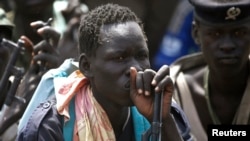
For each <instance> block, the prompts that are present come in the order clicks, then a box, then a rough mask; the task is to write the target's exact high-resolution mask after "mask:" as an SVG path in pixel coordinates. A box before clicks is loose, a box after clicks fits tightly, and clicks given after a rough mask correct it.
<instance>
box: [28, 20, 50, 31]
mask: <svg viewBox="0 0 250 141" xmlns="http://www.w3.org/2000/svg"><path fill="white" fill-rule="evenodd" d="M45 25H46V23H45V22H43V21H34V22H31V23H30V26H31V27H32V28H33V29H35V30H37V29H39V28H41V27H43V26H45Z"/></svg>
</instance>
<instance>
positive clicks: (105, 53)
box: [79, 22, 181, 140]
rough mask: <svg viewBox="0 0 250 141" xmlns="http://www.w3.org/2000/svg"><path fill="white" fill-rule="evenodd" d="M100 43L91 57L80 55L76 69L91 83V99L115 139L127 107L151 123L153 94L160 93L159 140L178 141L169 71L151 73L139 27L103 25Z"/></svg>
mask: <svg viewBox="0 0 250 141" xmlns="http://www.w3.org/2000/svg"><path fill="white" fill-rule="evenodd" d="M100 40H101V41H102V44H101V45H100V46H99V47H98V48H97V49H96V51H95V53H94V55H92V56H87V55H86V54H84V53H82V54H81V55H80V63H79V68H80V70H81V71H82V72H83V73H84V74H85V75H86V76H87V77H88V78H89V79H90V83H91V87H92V90H93V95H94V96H95V98H96V99H97V101H98V102H99V103H100V104H101V105H102V107H103V108H104V110H105V111H106V113H107V115H108V117H109V119H110V121H111V124H112V126H113V129H114V131H115V135H116V138H118V137H119V135H120V134H121V132H122V126H123V124H124V122H125V120H126V117H127V113H128V107H129V106H132V105H135V106H136V107H137V109H138V110H139V112H140V113H141V114H143V115H144V116H145V117H146V118H147V119H148V120H149V121H152V115H153V102H154V101H153V97H154V95H155V94H154V92H158V93H159V91H160V90H163V113H162V115H163V116H162V119H163V127H162V132H164V133H165V134H163V137H162V139H163V140H166V139H169V140H171V139H172V140H181V137H180V135H179V134H178V131H177V128H176V125H175V124H174V121H173V119H172V117H171V116H170V113H169V110H170V104H171V98H172V93H173V83H172V81H171V79H170V78H169V76H168V73H169V68H168V66H163V67H162V68H161V69H160V70H159V71H158V72H155V71H153V70H152V69H150V63H149V57H148V48H147V44H146V40H145V38H144V36H143V32H142V30H141V28H140V27H139V25H138V24H137V23H135V22H126V23H119V24H109V25H104V26H102V28H101V31H100ZM168 133H171V135H170V134H168Z"/></svg>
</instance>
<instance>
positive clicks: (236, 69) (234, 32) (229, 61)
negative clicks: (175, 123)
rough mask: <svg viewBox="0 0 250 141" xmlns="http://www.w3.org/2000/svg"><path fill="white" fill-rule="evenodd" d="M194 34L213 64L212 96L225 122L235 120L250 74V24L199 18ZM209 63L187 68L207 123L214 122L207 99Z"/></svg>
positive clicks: (198, 104) (188, 80)
mask: <svg viewBox="0 0 250 141" xmlns="http://www.w3.org/2000/svg"><path fill="white" fill-rule="evenodd" d="M192 34H193V37H194V40H195V41H196V43H197V44H199V45H200V47H201V50H202V52H203V54H204V57H205V60H206V62H207V64H208V66H209V78H208V79H209V82H208V85H209V96H210V103H211V105H212V107H213V110H214V112H215V113H216V115H217V116H218V118H219V120H220V122H221V123H224V124H231V123H232V121H233V119H234V115H235V113H236V110H237V108H238V106H239V104H240V102H241V98H242V96H243V94H244V91H245V88H246V84H247V80H248V76H249V59H248V56H249V53H250V25H249V22H248V23H242V24H237V25H221V26H218V25H217V26H216V25H214V26H211V25H206V24H202V23H199V22H196V23H194V24H193V33H192ZM204 73H205V67H204V66H202V67H200V68H197V69H195V70H192V71H188V72H185V77H186V78H187V82H188V83H189V86H190V89H191V93H192V94H193V98H194V101H195V105H196V108H197V110H198V114H199V116H200V117H201V118H200V119H201V122H202V124H203V127H204V128H205V129H206V127H207V125H208V124H212V123H213V122H212V119H211V118H210V116H209V111H208V108H207V104H206V100H205V97H204V95H205V90H204V82H203V81H204Z"/></svg>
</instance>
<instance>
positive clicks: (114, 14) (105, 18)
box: [79, 3, 143, 56]
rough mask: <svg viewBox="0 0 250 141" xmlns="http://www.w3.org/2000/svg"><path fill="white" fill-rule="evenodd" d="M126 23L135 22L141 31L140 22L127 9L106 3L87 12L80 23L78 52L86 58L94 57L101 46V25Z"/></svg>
mask: <svg viewBox="0 0 250 141" xmlns="http://www.w3.org/2000/svg"><path fill="white" fill-rule="evenodd" d="M128 21H135V22H137V23H138V24H139V25H140V26H141V28H142V29H143V25H142V23H141V20H140V19H139V18H138V17H137V16H136V15H135V13H134V12H132V11H131V10H130V9H129V8H127V7H124V6H120V5H117V4H111V3H108V4H105V5H101V6H99V7H96V8H95V9H93V10H91V11H89V12H88V13H87V14H85V15H83V18H82V19H81V22H80V27H79V52H80V53H86V55H87V56H92V55H95V50H96V48H97V47H98V46H99V45H100V44H101V42H100V40H99V34H100V29H101V27H102V25H105V24H114V23H117V24H118V23H124V22H128ZM142 31H143V30H142Z"/></svg>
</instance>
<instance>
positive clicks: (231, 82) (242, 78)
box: [208, 68, 249, 97]
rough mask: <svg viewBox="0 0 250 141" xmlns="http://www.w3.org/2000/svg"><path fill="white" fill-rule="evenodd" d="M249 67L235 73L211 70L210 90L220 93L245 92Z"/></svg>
mask: <svg viewBox="0 0 250 141" xmlns="http://www.w3.org/2000/svg"><path fill="white" fill-rule="evenodd" d="M248 70H249V69H248V68H246V69H243V70H242V71H241V72H239V73H237V74H233V75H227V74H219V73H217V72H213V71H210V72H209V82H208V83H209V89H210V92H216V93H217V94H220V95H227V96H230V95H231V96H237V97H238V96H239V95H240V94H243V93H244V91H245V88H246V84H247V80H248V77H249V76H248V75H249V73H248Z"/></svg>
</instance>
